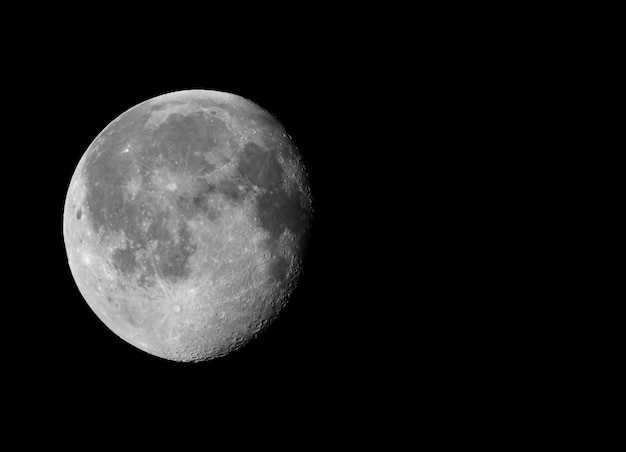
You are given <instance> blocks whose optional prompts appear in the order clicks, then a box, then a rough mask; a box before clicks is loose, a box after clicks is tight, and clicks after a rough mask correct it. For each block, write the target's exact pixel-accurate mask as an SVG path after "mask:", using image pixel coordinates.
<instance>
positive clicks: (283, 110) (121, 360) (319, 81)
mask: <svg viewBox="0 0 626 452" xmlns="http://www.w3.org/2000/svg"><path fill="white" fill-rule="evenodd" d="M312 70H313V69H311V70H305V69H302V70H300V71H285V72H282V71H279V72H278V73H276V72H274V73H271V74H267V75H266V76H265V77H263V76H258V75H257V76H254V77H249V76H245V75H244V74H236V75H232V74H229V73H225V74H221V75H215V76H213V75H211V73H207V74H205V75H204V76H199V75H198V74H196V73H194V71H193V70H190V71H189V74H188V76H186V75H181V74H168V75H165V74H160V76H150V75H149V74H147V73H145V72H143V73H142V72H140V73H132V71H131V72H130V73H127V74H123V75H122V74H113V73H107V75H106V76H103V75H98V76H93V77H91V78H90V77H89V76H87V77H86V78H84V77H83V75H81V74H71V75H70V74H66V76H64V77H59V78H58V79H55V80H54V83H56V88H55V90H54V91H55V92H56V93H57V94H56V95H55V96H53V98H50V99H48V102H49V105H54V113H51V114H50V116H49V118H48V119H47V123H46V124H45V125H44V126H43V127H42V128H41V129H40V133H41V135H42V136H45V139H44V141H45V142H46V143H48V147H47V148H46V149H43V150H41V151H39V152H43V153H44V154H45V156H44V159H43V161H42V162H39V163H38V165H40V167H39V168H38V170H37V171H38V173H42V175H41V176H40V177H39V179H38V183H37V187H36V188H35V187H33V188H34V190H33V193H34V192H39V191H44V192H45V202H44V201H41V202H40V205H41V207H40V214H39V213H38V218H40V219H41V221H42V223H41V226H39V225H38V226H37V229H39V228H40V227H41V228H43V229H44V230H43V231H42V232H40V233H39V234H40V235H39V237H38V240H39V242H38V243H39V244H40V245H38V248H37V252H38V253H41V254H42V255H43V256H44V259H43V260H42V259H41V258H39V259H38V262H37V264H36V268H37V272H38V273H39V274H41V275H42V276H41V278H40V279H38V280H37V282H36V283H33V286H34V287H33V290H34V291H35V293H36V294H37V296H36V299H37V302H38V303H39V307H38V308H37V309H35V308H33V311H32V315H33V316H35V319H34V330H35V331H36V333H33V335H32V336H30V337H29V338H28V340H27V342H28V343H31V342H33V343H36V344H38V345H39V346H38V347H37V351H36V352H34V353H33V356H32V360H30V362H29V364H28V366H29V367H30V366H33V365H35V366H36V367H37V371H36V373H33V374H31V375H43V374H45V375H47V377H46V378H45V379H41V380H40V379H38V378H35V381H36V385H35V387H36V388H37V391H38V393H39V394H41V396H42V397H44V398H45V397H53V398H54V399H56V398H57V397H62V396H60V395H58V394H57V392H58V391H60V393H66V394H71V397H76V396H77V395H78V396H79V397H80V394H83V393H84V392H83V391H87V392H90V391H91V389H89V388H92V387H94V388H98V391H99V392H98V394H99V395H103V396H104V397H105V396H106V395H112V396H113V395H114V396H115V397H118V396H119V397H121V394H124V395H125V396H129V395H130V397H135V398H143V397H148V398H151V397H152V396H150V394H154V397H156V398H159V397H165V398H166V399H172V400H174V399H176V398H178V397H184V398H191V399H193V398H194V397H199V398H200V399H203V400H207V399H210V398H212V397H223V396H224V394H222V387H223V385H228V386H230V385H238V386H239V387H240V390H241V391H243V392H244V393H246V392H247V393H250V394H251V397H252V394H254V397H257V396H258V395H259V394H267V393H268V392H272V391H278V392H279V393H283V392H284V393H285V394H286V395H287V394H288V393H289V391H295V393H297V394H300V396H301V397H306V398H315V397H316V395H315V394H320V393H321V392H323V391H324V389H322V388H324V387H326V388H327V387H328V385H331V386H335V385H340V386H341V385H350V384H351V383H350V381H351V379H352V378H353V376H351V377H348V375H350V374H351V372H350V369H351V368H353V366H355V365H358V363H363V362H366V361H367V360H369V359H371V356H369V354H370V353H374V354H375V352H374V351H373V349H372V348H370V345H368V344H371V341H372V338H373V337H375V329H376V326H375V325H370V324H367V323H366V322H361V321H360V319H362V318H363V316H364V315H363V312H365V311H367V315H368V316H371V315H372V311H371V306H372V301H373V300H374V299H375V297H376V296H377V294H376V293H375V291H372V286H371V283H369V282H368V281H373V276H372V275H373V274H375V273H376V269H375V268H376V266H377V265H379V264H378V263H376V262H375V259H374V258H373V257H372V256H375V255H376V253H378V249H379V247H380V246H381V244H380V240H379V238H376V237H375V236H373V235H372V225H373V224H375V223H376V222H379V221H381V218H380V216H381V215H383V213H382V210H381V209H383V207H382V206H383V205H384V202H385V201H384V196H385V194H384V192H381V191H380V185H379V181H380V180H379V181H377V180H376V178H375V177H372V178H371V179H370V177H369V176H368V175H367V174H365V173H362V171H363V169H362V168H363V167H364V162H365V163H366V164H367V165H368V168H369V169H368V171H370V170H371V165H372V159H374V158H379V157H380V155H384V152H383V153H382V154H380V155H379V151H380V149H378V148H377V146H378V145H379V144H378V143H379V142H380V141H379V139H380V136H379V135H380V134H384V133H386V132H385V131H381V130H378V129H377V124H378V122H377V120H376V114H377V113H379V111H378V110H376V109H375V108H372V107H370V106H369V105H368V106H367V108H366V107H365V106H364V105H363V103H364V102H363V99H360V102H359V103H356V102H355V97H356V96H355V94H354V92H353V91H350V90H349V89H348V88H349V87H350V86H351V85H350V83H351V82H352V81H353V80H352V79H350V80H345V79H342V78H341V76H340V75H337V76H335V77H334V78H331V77H330V75H329V74H325V73H320V74H316V73H315V72H311V71H312ZM114 75H117V76H118V78H115V77H114ZM187 89H207V90H216V91H223V92H229V93H233V94H237V95H239V96H242V97H244V98H246V99H249V100H251V101H252V102H255V103H256V104H258V105H260V106H261V107H263V108H264V109H266V110H267V111H269V112H271V113H272V114H273V115H274V116H275V117H276V118H277V119H278V120H279V121H280V123H281V124H282V125H283V126H284V128H285V130H286V131H287V132H288V133H289V134H290V135H291V137H292V139H293V141H294V143H295V144H296V146H297V147H298V149H299V151H300V154H301V156H302V159H303V163H304V165H305V167H306V169H307V172H308V175H309V182H310V187H311V193H312V196H313V207H314V215H313V222H312V225H311V230H310V241H309V247H308V253H307V255H306V258H305V260H304V264H303V272H302V276H301V278H300V280H299V284H298V286H297V289H296V290H295V291H294V292H293V294H292V296H291V299H290V302H289V303H288V305H287V307H286V308H285V309H284V311H283V312H282V313H281V315H280V316H279V317H278V319H277V320H276V321H275V322H274V323H273V324H272V325H271V326H270V327H269V328H268V329H267V331H265V332H264V333H262V334H261V335H260V336H259V337H258V338H256V339H254V340H253V341H251V342H250V343H248V344H247V345H246V346H245V347H243V348H242V349H240V350H237V351H235V352H233V353H231V354H229V355H228V356H225V357H221V358H218V359H214V360H211V361H207V362H200V363H180V362H174V361H168V360H165V359H162V358H158V357H155V356H152V355H150V354H148V353H146V352H144V351H141V350H139V349H137V348H135V347H133V346H132V345H130V344H128V343H127V342H125V341H124V340H122V339H121V338H119V337H118V336H116V334H115V333H113V332H112V331H111V330H109V329H108V328H107V327H106V326H105V325H104V324H103V323H102V321H101V320H100V319H99V318H98V317H97V316H96V315H95V314H94V312H93V311H92V310H91V309H90V308H89V306H88V305H87V303H86V302H85V300H84V299H83V297H82V295H81V294H80V292H79V290H78V288H77V285H76V283H75V281H74V279H73V277H72V273H71V271H70V267H69V265H68V259H67V256H66V251H65V246H64V242H63V232H62V228H63V206H64V203H65V196H66V193H67V190H68V187H69V184H70V181H71V178H72V174H73V172H74V170H75V168H76V165H77V164H78V162H79V160H80V158H81V156H82V155H83V153H84V152H85V151H86V149H87V148H88V146H89V145H90V144H91V143H92V141H93V140H94V139H95V137H96V136H97V135H98V134H99V133H100V132H101V131H102V129H104V128H105V127H106V126H107V125H108V124H109V123H110V122H111V121H113V120H114V119H115V118H117V117H118V116H119V115H120V114H122V113H124V112H125V111H126V110H128V109H129V108H131V107H133V106H135V105H137V104H139V103H141V102H143V101H145V100H148V99H150V98H153V97H155V96H158V95H161V94H165V93H169V92H173V91H180V90H187ZM370 138H371V139H370ZM365 142H369V143H370V144H371V145H372V146H373V148H368V147H367V146H365V144H364V143H365ZM375 166H377V167H378V165H375ZM381 168H382V166H381ZM364 179H367V180H368V181H369V185H367V186H364V184H363V181H364ZM377 187H378V188H377ZM40 196H41V195H38V197H40ZM368 216H372V218H371V220H368ZM370 260H372V262H370ZM388 264H389V263H383V265H385V266H387V265H388ZM364 269H365V271H364ZM380 301H381V302H384V303H388V302H390V300H380ZM383 311H384V307H383V306H382V305H381V314H382V313H383ZM55 394H57V395H55ZM115 394H117V395H115ZM92 396H93V394H92ZM126 402H127V401H126ZM257 402H258V401H257ZM255 403H256V402H255Z"/></svg>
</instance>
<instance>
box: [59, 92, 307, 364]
mask: <svg viewBox="0 0 626 452" xmlns="http://www.w3.org/2000/svg"><path fill="white" fill-rule="evenodd" d="M311 216H312V200H311V195H310V190H309V184H308V180H307V176H306V171H305V168H304V166H303V165H302V161H301V158H300V156H299V154H298V151H297V148H296V146H295V144H294V143H293V141H292V140H291V138H290V137H289V135H288V134H287V133H286V131H285V130H284V128H283V127H282V125H281V124H280V123H279V122H278V121H277V120H276V119H275V118H274V117H273V116H272V115H271V114H270V113H268V112H267V111H265V110H263V109H262V108H261V107H259V106H258V105H256V104H254V103H252V102H250V101H248V100H246V99H244V98H241V97H239V96H236V95H233V94H227V93H220V92H216V91H202V90H191V91H180V92H175V93H169V94H165V95H162V96H159V97H156V98H153V99H150V100H147V101H145V102H143V103H141V104H139V105H136V106H134V107H132V108H130V109H129V110H128V111H126V112H125V113H123V114H122V115H120V116H119V117H118V118H117V119H115V120H114V121H113V122H111V123H110V124H109V125H108V126H107V127H105V129H104V130H103V131H102V132H101V133H100V134H99V135H98V136H97V137H96V139H95V140H94V141H93V143H91V145H90V146H89V148H88V149H87V151H86V152H85V154H84V155H83V157H82V158H81V160H80V162H79V163H78V166H77V168H76V170H75V173H74V175H73V177H72V180H71V183H70V186H69V189H68V193H67V197H66V202H65V207H64V220H63V234H64V240H65V245H66V250H67V255H68V261H69V265H70V268H71V271H72V274H73V276H74V279H75V281H76V284H77V286H78V288H79V290H80V292H81V294H82V295H83V297H84V298H85V300H86V301H87V303H88V304H89V306H90V307H91V309H92V310H93V311H94V312H95V314H96V315H97V316H98V317H99V318H100V319H101V320H102V321H103V322H104V324H105V325H107V327H109V328H110V329H111V330H112V331H113V332H115V333H116V334H117V335H118V336H119V337H121V338H122V339H124V340H125V341H127V342H129V343H130V344H132V345H134V346H136V347H138V348H140V349H142V350H144V351H146V352H148V353H151V354H153V355H156V356H159V357H162V358H166V359H171V360H176V361H202V360H208V359H212V358H215V357H219V356H223V355H225V354H227V353H229V352H231V351H233V350H235V349H237V348H239V347H241V346H242V345H244V344H245V343H247V342H248V341H249V340H250V339H251V338H253V337H254V336H255V335H256V334H257V333H259V332H260V331H262V330H263V329H265V328H266V327H267V326H268V325H269V324H270V323H271V322H272V320H273V319H274V318H275V317H276V316H277V315H278V314H279V313H280V311H281V310H282V308H283V307H284V306H285V304H286V303H287V301H288V299H289V296H290V294H291V292H292V291H293V289H294V287H295V285H296V283H297V280H298V277H299V275H300V273H301V269H302V259H303V256H304V251H305V248H306V238H307V232H308V229H309V226H310V219H311Z"/></svg>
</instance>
